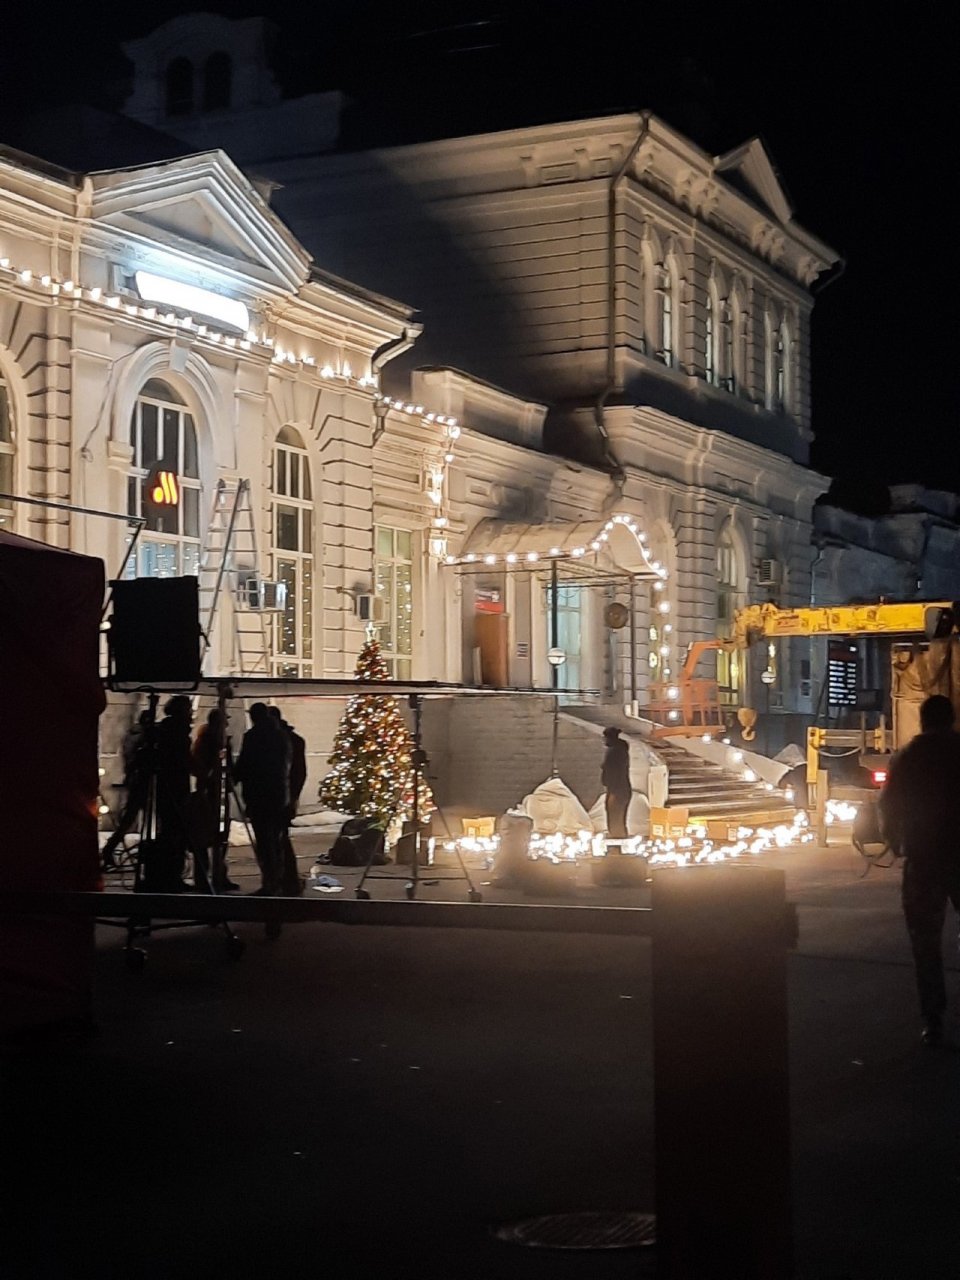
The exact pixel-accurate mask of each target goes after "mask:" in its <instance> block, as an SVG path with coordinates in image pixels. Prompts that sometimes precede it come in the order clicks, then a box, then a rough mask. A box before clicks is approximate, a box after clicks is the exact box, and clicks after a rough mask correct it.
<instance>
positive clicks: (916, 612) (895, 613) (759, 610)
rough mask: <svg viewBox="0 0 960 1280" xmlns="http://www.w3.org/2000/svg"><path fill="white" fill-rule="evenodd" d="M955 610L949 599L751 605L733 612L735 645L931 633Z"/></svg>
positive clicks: (745, 645)
mask: <svg viewBox="0 0 960 1280" xmlns="http://www.w3.org/2000/svg"><path fill="white" fill-rule="evenodd" d="M953 609H954V606H953V603H952V602H951V601H946V600H918V601H910V602H908V603H904V604H882V603H881V604H848V605H826V606H824V607H822V608H813V607H811V608H808V609H781V608H778V606H777V605H774V604H751V605H747V606H746V607H745V608H743V609H738V610H737V612H736V614H735V615H734V631H733V636H732V644H733V647H735V648H738V649H745V648H746V647H747V646H748V645H750V644H753V643H754V642H755V641H757V640H762V639H767V638H769V639H776V637H777V636H876V635H921V636H922V635H932V634H934V629H935V627H936V625H937V624H938V621H939V619H943V618H949V619H952V617H953Z"/></svg>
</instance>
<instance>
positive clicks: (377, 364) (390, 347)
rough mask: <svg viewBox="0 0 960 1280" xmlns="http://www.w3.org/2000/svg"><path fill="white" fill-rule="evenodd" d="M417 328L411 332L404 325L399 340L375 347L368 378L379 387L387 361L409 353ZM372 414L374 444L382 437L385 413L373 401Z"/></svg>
mask: <svg viewBox="0 0 960 1280" xmlns="http://www.w3.org/2000/svg"><path fill="white" fill-rule="evenodd" d="M419 334H420V330H419V328H418V329H417V330H416V332H413V333H411V331H410V330H409V329H408V328H407V327H406V325H404V328H403V332H402V333H401V335H400V337H399V338H391V339H390V340H389V341H388V342H384V343H383V345H382V346H379V347H377V349H376V351H375V352H374V353H373V355H372V356H371V357H370V376H371V377H372V378H376V379H377V383H378V385H379V374H380V370H381V369H382V368H383V366H384V365H385V364H386V363H387V361H388V360H395V359H396V358H397V356H402V355H403V353H404V352H405V351H409V350H410V348H411V347H412V346H413V344H414V342H415V341H416V340H417V338H418V337H419ZM374 413H375V414H376V416H377V424H376V426H375V427H374V430H373V443H374V444H376V443H377V441H378V440H379V439H380V437H381V436H382V435H383V431H384V427H385V426H386V419H387V411H386V409H385V408H384V406H383V405H382V404H381V403H380V402H379V401H378V400H375V401H374Z"/></svg>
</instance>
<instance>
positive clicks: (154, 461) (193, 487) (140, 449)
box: [127, 378, 200, 578]
mask: <svg viewBox="0 0 960 1280" xmlns="http://www.w3.org/2000/svg"><path fill="white" fill-rule="evenodd" d="M130 445H131V447H132V449H133V458H132V459H131V466H130V475H129V478H128V480H127V512H128V514H130V515H132V516H144V517H145V518H146V524H145V525H144V527H143V529H142V530H141V532H140V537H139V540H138V542H137V557H136V561H135V562H134V561H133V560H131V561H130V563H129V564H128V566H127V575H128V576H129V577H131V578H177V577H182V576H184V575H186V574H190V573H197V572H198V569H199V564H200V460H199V457H198V454H197V431H196V427H195V426H194V421H193V415H192V414H191V413H190V411H189V409H188V408H187V407H186V405H185V403H184V401H183V400H182V399H181V398H180V396H179V395H178V394H177V393H176V392H175V391H174V390H173V389H172V388H171V387H168V386H167V384H166V383H165V382H161V381H159V379H156V378H152V379H151V380H150V381H149V382H148V383H146V384H145V386H144V388H143V390H142V391H141V392H140V394H139V395H138V396H137V403H136V404H135V405H134V407H133V415H132V417H131V419H130ZM160 463H162V464H163V466H164V468H165V469H166V470H169V471H173V472H175V474H176V475H177V477H178V480H179V489H180V501H179V502H178V503H177V505H176V506H171V507H164V508H161V509H160V511H159V512H158V511H156V510H155V509H153V508H147V507H146V506H145V504H144V502H143V487H144V481H145V480H146V478H147V475H148V473H149V472H150V471H151V469H152V468H154V467H156V466H157V465H158V464H160Z"/></svg>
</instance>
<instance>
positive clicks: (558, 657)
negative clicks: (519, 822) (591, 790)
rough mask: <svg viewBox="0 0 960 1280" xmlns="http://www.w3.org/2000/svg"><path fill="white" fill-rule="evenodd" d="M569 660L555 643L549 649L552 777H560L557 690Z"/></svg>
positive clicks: (558, 699)
mask: <svg viewBox="0 0 960 1280" xmlns="http://www.w3.org/2000/svg"><path fill="white" fill-rule="evenodd" d="M566 660H567V655H566V652H565V651H564V650H563V649H561V648H559V646H557V645H556V644H554V646H553V648H552V649H548V650H547V661H548V662H549V663H550V666H551V668H552V671H551V676H552V678H553V688H554V694H553V746H552V748H551V752H550V760H551V763H550V777H551V778H558V777H559V776H560V770H559V768H558V767H557V743H558V739H559V736H560V695H559V693H557V692H556V691H557V690H558V689H559V688H560V668H561V667H562V666H563V664H564V663H565V662H566Z"/></svg>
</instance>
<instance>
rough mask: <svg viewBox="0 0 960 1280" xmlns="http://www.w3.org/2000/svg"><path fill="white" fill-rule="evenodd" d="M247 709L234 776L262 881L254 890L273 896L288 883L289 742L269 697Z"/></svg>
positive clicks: (280, 891) (281, 890)
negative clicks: (285, 839)
mask: <svg viewBox="0 0 960 1280" xmlns="http://www.w3.org/2000/svg"><path fill="white" fill-rule="evenodd" d="M247 714H248V715H249V717H250V728H249V729H248V730H247V732H246V733H245V734H244V735H243V742H242V743H241V745H240V754H239V756H238V757H237V763H236V766H235V768H234V777H235V779H236V781H237V782H238V783H239V784H240V787H241V788H242V791H243V807H244V809H245V810H246V812H247V817H248V818H249V819H250V825H251V827H252V828H253V839H254V844H255V848H254V853H255V854H256V858H257V864H258V866H259V867H260V881H261V883H260V888H259V889H258V890H257V891H256V892H257V893H260V894H264V895H266V896H270V897H273V896H275V895H277V894H280V893H282V892H283V889H284V874H283V871H284V868H283V846H282V837H283V832H284V830H285V828H286V818H287V812H288V808H289V804H290V744H289V742H288V740H287V736H286V734H285V733H284V732H283V730H282V729H281V728H280V725H279V724H278V723H277V720H276V718H275V717H274V716H272V715H271V714H270V708H269V707H268V706H267V705H266V703H264V702H255V703H254V704H253V705H252V706H251V707H250V710H249V711H248V713H247Z"/></svg>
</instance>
